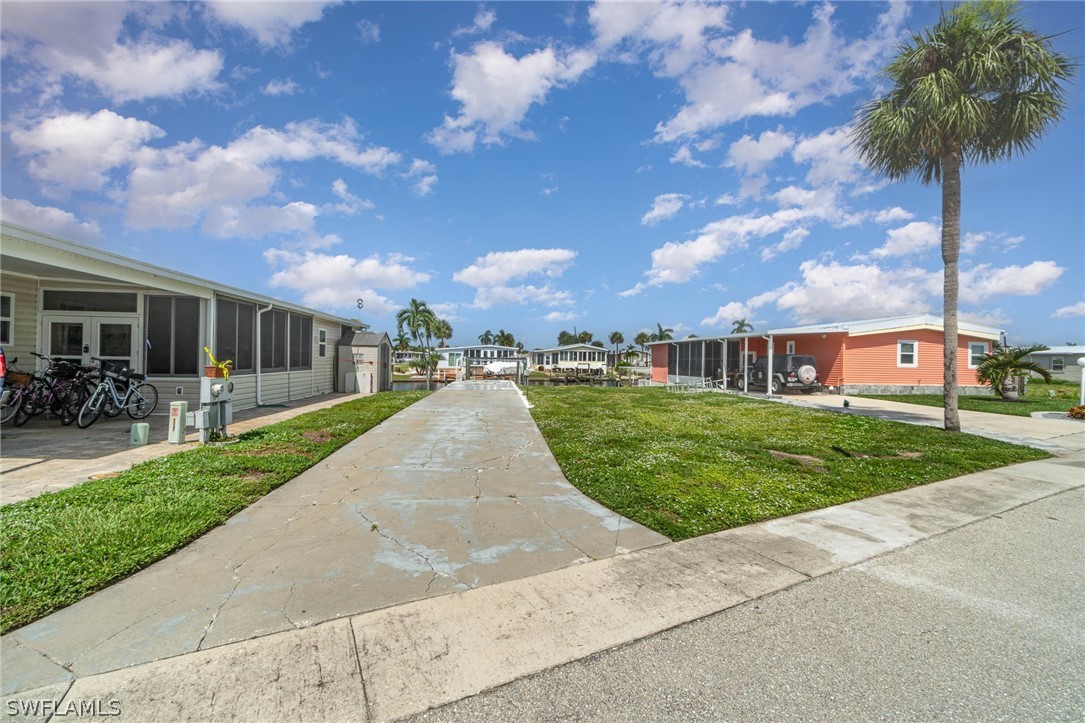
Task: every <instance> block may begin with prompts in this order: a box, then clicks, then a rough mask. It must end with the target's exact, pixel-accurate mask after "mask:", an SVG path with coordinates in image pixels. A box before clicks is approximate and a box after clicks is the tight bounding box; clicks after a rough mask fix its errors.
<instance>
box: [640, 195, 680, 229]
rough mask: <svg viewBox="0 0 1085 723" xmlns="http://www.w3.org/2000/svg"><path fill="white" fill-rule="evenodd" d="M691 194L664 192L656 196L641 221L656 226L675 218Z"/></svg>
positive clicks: (645, 224)
mask: <svg viewBox="0 0 1085 723" xmlns="http://www.w3.org/2000/svg"><path fill="white" fill-rule="evenodd" d="M687 198H689V196H687V195H685V194H683V193H664V194H660V195H659V196H656V197H655V200H654V201H653V202H652V208H651V209H649V210H648V212H647V213H646V214H644V215H643V216H641V219H640V222H641V224H643V225H644V226H654V225H655V224H657V223H659V222H660V221H663V220H665V219H668V218H674V217H675V215H677V213H678V212H679V211H681V210H682V207H683V206H685V204H686V199H687Z"/></svg>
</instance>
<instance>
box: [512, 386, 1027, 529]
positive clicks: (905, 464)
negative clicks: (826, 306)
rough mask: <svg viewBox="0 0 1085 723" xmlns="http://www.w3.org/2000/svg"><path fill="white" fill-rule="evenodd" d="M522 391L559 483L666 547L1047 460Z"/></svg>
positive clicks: (735, 411)
mask: <svg viewBox="0 0 1085 723" xmlns="http://www.w3.org/2000/svg"><path fill="white" fill-rule="evenodd" d="M526 393H527V397H528V399H529V400H530V401H531V403H532V404H534V405H535V406H534V408H533V409H532V415H533V416H534V417H535V421H536V422H537V423H538V425H539V429H540V430H542V433H543V436H544V437H545V438H546V441H547V443H548V444H549V445H550V449H551V450H552V451H553V452H554V456H555V457H556V458H557V460H558V463H559V464H560V465H561V468H562V470H563V471H564V473H565V476H566V477H567V478H568V479H569V481H570V482H572V483H573V484H574V485H576V486H577V487H578V488H579V489H580V490H582V491H583V492H584V493H586V494H587V495H588V496H590V497H592V498H593V499H595V500H597V501H599V502H600V503H602V504H603V505H605V506H607V507H609V508H610V509H612V510H615V511H616V512H619V513H621V514H623V515H625V516H626V517H628V518H630V519H632V520H635V521H637V522H639V523H641V524H643V525H645V526H647V527H650V528H652V529H653V530H656V531H658V532H661V533H662V534H664V535H667V536H668V537H670V538H672V539H685V538H689V537H694V536H697V535H702V534H705V533H708V532H715V531H718V530H723V529H728V528H731V527H737V526H741V525H746V524H749V523H752V522H757V521H760V520H766V519H771V518H774V517H781V516H785V515H791V514H795V513H798V512H803V511H806V510H812V509H818V508H822V507H828V506H831V505H836V504H840V503H843V502H848V501H851V500H855V499H860V498H863V497H869V496H871V495H877V494H882V493H884V492H892V491H894V490H900V489H904V488H907V487H913V486H916V485H921V484H926V483H928V482H933V481H936V480H943V479H948V478H951V477H956V476H959V475H962V474H966V473H969V472H975V471H978V470H983V469H990V468H993V467H1001V466H1003V465H1007V464H1011V463H1014V462H1024V461H1028V460H1034V459H1041V458H1044V457H1046V456H1047V455H1046V454H1045V453H1044V452H1041V451H1038V450H1034V449H1029V448H1026V447H1018V446H1014V445H1010V444H1005V443H1002V442H996V441H993V440H988V439H984V438H981V437H975V436H972V435H967V434H947V433H945V432H943V431H941V430H938V429H935V428H931V427H918V426H914V425H907V424H902V423H897V422H887V421H884V420H879V419H871V418H868V417H861V416H856V415H848V414H841V413H833V412H822V411H816V410H811V409H805V408H801V407H794V406H790V405H786V404H778V403H773V402H765V401H760V400H754V399H744V398H740V397H733V396H731V395H725V394H712V393H703V394H673V393H667V392H666V391H664V390H663V389H660V388H634V389H615V388H586V387H576V388H547V387H528V388H527V390H526Z"/></svg>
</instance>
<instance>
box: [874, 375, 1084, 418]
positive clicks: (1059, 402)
mask: <svg viewBox="0 0 1085 723" xmlns="http://www.w3.org/2000/svg"><path fill="white" fill-rule="evenodd" d="M1027 388H1028V393H1027V395H1026V396H1024V397H1022V398H1021V399H1018V400H1017V401H1014V402H1007V401H1003V400H1002V398H1001V397H996V396H993V395H992V396H972V395H967V396H959V397H957V408H958V409H966V410H968V411H970V412H990V413H992V414H1011V415H1014V416H1018V417H1028V416H1030V415H1031V414H1032V413H1033V412H1065V411H1066V410H1068V409H1070V407H1073V406H1075V405H1076V404H1077V402H1078V386H1077V385H1076V384H1072V383H1069V382H1062V381H1057V382H1054V383H1052V384H1044V383H1043V382H1041V381H1030V382H1029V383H1028V387H1027ZM862 396H863V397H865V398H867V399H884V400H886V401H889V402H903V403H905V404H920V405H923V406H925V407H941V406H942V395H941V394H864V395H862Z"/></svg>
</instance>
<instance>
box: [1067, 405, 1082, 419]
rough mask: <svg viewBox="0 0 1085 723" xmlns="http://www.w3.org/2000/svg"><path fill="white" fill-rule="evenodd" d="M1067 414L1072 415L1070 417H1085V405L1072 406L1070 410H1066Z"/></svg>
mask: <svg viewBox="0 0 1085 723" xmlns="http://www.w3.org/2000/svg"><path fill="white" fill-rule="evenodd" d="M1066 415H1067V416H1068V417H1070V419H1085V405H1078V406H1076V407H1070V410H1069V411H1068V412H1066Z"/></svg>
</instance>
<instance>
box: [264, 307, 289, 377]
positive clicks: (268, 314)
mask: <svg viewBox="0 0 1085 723" xmlns="http://www.w3.org/2000/svg"><path fill="white" fill-rule="evenodd" d="M260 368H261V369H263V370H264V371H273V370H277V369H278V370H285V369H286V312H285V311H279V310H277V309H272V310H271V311H265V312H264V313H263V314H261V316H260Z"/></svg>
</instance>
